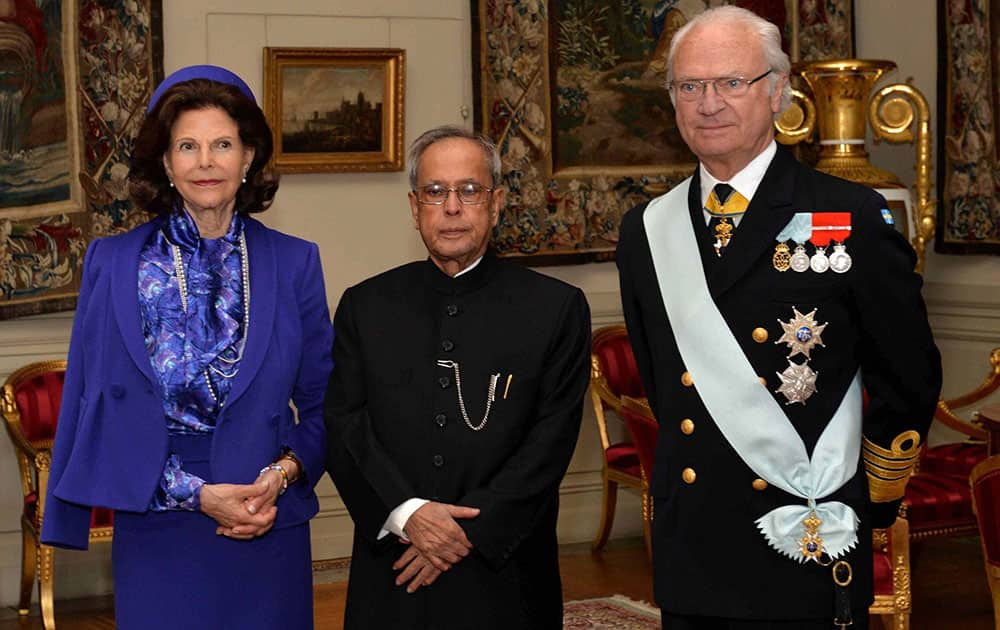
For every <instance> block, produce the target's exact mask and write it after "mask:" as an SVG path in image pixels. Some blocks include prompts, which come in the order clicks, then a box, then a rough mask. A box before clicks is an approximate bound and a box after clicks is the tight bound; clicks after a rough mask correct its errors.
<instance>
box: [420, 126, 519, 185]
mask: <svg viewBox="0 0 1000 630" xmlns="http://www.w3.org/2000/svg"><path fill="white" fill-rule="evenodd" d="M449 138H462V139H465V140H471V141H473V142H475V143H476V144H478V145H479V147H480V148H481V149H482V150H483V157H484V158H485V160H486V168H487V170H488V171H489V172H490V177H492V179H493V182H492V183H491V184H490V186H491V187H493V188H496V187H497V186H499V185H500V151H498V150H497V145H495V144H493V141H492V140H490V139H489V138H487V137H486V136H484V135H483V134H481V133H476V132H474V131H469V130H468V129H465V128H464V127H459V126H458V125H441V126H440V127H434V128H433V129H431V130H429V131H425V132H424V133H422V134H420V137H419V138H417V139H416V140H414V141H413V144H411V145H410V150H409V152H408V153H407V154H406V174H407V175H409V177H410V190H416V189H417V167H418V166H419V165H420V158H421V157H423V155H424V151H426V150H427V148H428V147H430V146H431V145H432V144H434V143H435V142H440V141H441V140H447V139H449Z"/></svg>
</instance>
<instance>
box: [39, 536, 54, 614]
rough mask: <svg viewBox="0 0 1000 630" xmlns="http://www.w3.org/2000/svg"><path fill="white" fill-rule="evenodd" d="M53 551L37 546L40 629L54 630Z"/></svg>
mask: <svg viewBox="0 0 1000 630" xmlns="http://www.w3.org/2000/svg"><path fill="white" fill-rule="evenodd" d="M54 561H55V549H54V548H53V547H49V546H48V545H39V546H38V599H39V600H40V601H41V605H42V627H44V628H45V630H54V628H55V627H56V615H55V606H54V603H53V600H52V586H53V582H54V581H55V574H54V572H53V564H54Z"/></svg>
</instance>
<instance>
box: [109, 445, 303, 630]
mask: <svg viewBox="0 0 1000 630" xmlns="http://www.w3.org/2000/svg"><path fill="white" fill-rule="evenodd" d="M210 444H211V437H183V438H176V437H174V436H171V440H170V448H171V450H172V451H173V452H176V453H178V454H179V455H181V458H182V459H183V461H184V469H185V470H186V471H188V472H191V473H193V474H196V475H198V476H200V477H201V478H203V479H205V480H206V481H209V482H210V477H209V466H208V457H207V454H208V452H209V446H210ZM216 526H217V524H216V522H215V521H214V520H212V519H211V518H209V517H208V516H205V515H204V514H202V513H200V512H180V511H171V512H146V513H143V514H135V513H126V512H117V513H116V514H115V531H114V539H113V542H112V565H113V568H114V581H115V621H116V626H117V628H118V629H119V630H133V629H141V630H158V629H161V628H162V629H163V630H181V629H184V630H200V629H205V630H222V629H233V630H236V629H238V630H255V629H257V628H259V629H261V630H264V629H272V628H283V629H288V630H300V629H303V630H309V629H311V628H312V627H313V592H312V562H311V552H310V545H309V524H308V523H303V524H301V525H296V526H292V527H287V528H285V529H279V530H273V529H272V530H271V531H270V532H268V533H267V534H265V535H264V536H262V537H260V538H255V539H253V540H249V541H242V540H233V539H230V538H226V537H225V536H218V535H216V533H215V528H216Z"/></svg>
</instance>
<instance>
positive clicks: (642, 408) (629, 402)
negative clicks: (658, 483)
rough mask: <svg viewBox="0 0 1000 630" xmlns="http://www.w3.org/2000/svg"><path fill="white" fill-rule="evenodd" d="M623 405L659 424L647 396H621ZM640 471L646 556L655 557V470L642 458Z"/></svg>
mask: <svg viewBox="0 0 1000 630" xmlns="http://www.w3.org/2000/svg"><path fill="white" fill-rule="evenodd" d="M621 406H622V407H623V408H625V409H627V410H629V411H631V412H632V413H635V414H636V415H639V416H641V417H643V418H646V419H647V420H649V421H650V422H652V423H653V424H657V422H656V417H655V416H654V415H653V409H652V408H651V407H650V406H649V400H648V399H646V398H632V397H631V396H622V397H621ZM639 461H640V464H639V472H640V474H641V475H642V477H641V481H642V533H643V537H644V538H645V540H646V556H647V557H649V559H650V560H652V559H653V497H651V496H650V494H649V475H650V474H651V473H652V472H653V471H646V469H645V468H644V467H643V466H642V463H641V462H642V460H641V459H640V460H639Z"/></svg>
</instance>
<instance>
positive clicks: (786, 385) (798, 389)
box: [775, 361, 819, 405]
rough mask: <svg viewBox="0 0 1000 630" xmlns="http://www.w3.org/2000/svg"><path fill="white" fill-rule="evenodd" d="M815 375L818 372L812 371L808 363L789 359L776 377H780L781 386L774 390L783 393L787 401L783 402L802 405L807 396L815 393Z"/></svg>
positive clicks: (807, 398)
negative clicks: (785, 366) (800, 363)
mask: <svg viewBox="0 0 1000 630" xmlns="http://www.w3.org/2000/svg"><path fill="white" fill-rule="evenodd" d="M817 376H819V372H813V371H812V368H810V367H809V365H808V364H806V363H803V364H802V365H797V364H795V363H792V362H791V361H789V362H788V367H787V368H785V371H784V372H781V373H780V374H778V378H780V379H781V387H779V388H778V389H777V390H775V391H776V392H777V393H779V394H784V396H785V399H786V400H787V401H788V402H786V403H785V404H786V405H790V404H792V403H802V404H803V405H804V404H806V401H807V400H809V397H810V396H812V395H813V394H815V393H816V377H817Z"/></svg>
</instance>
